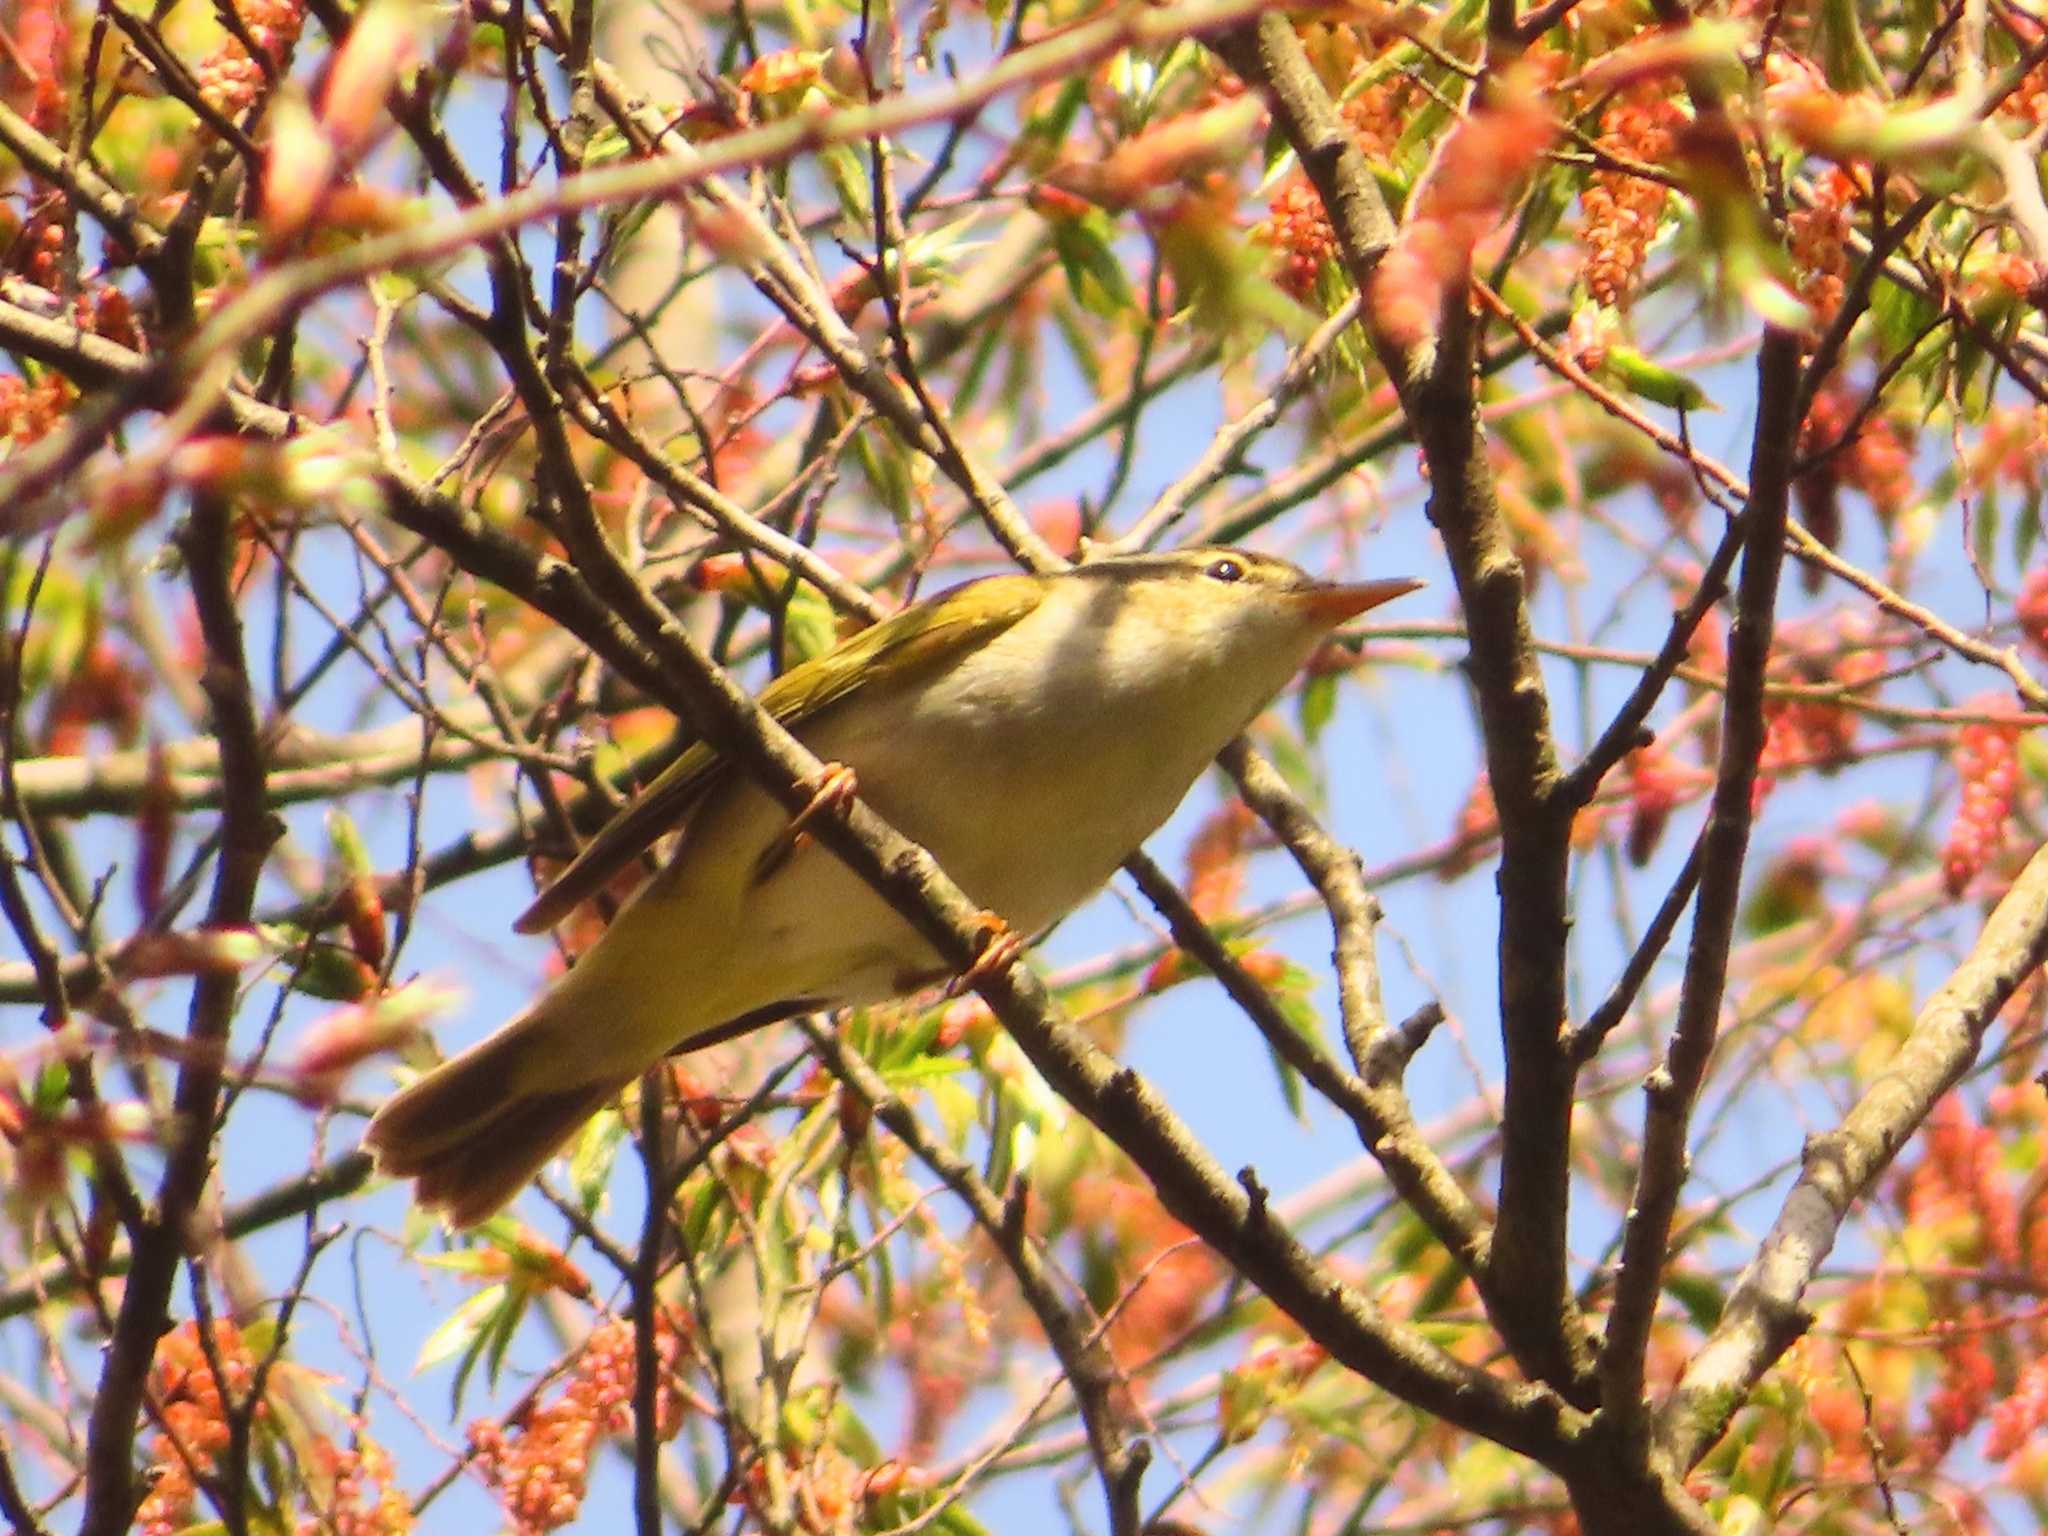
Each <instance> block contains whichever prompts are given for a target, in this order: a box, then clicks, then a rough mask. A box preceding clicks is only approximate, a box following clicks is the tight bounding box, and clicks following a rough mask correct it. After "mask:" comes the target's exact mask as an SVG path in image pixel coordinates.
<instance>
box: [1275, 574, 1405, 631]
mask: <svg viewBox="0 0 2048 1536" xmlns="http://www.w3.org/2000/svg"><path fill="white" fill-rule="evenodd" d="M1426 585H1428V583H1426V582H1421V581H1417V580H1416V579H1415V578H1414V577H1413V576H1396V577H1394V578H1393V579H1391V580H1389V581H1361V582H1356V583H1353V584H1350V585H1340V584H1338V583H1336V582H1318V583H1317V584H1316V585H1315V586H1312V587H1310V588H1308V589H1307V590H1306V591H1304V592H1303V593H1302V594H1301V604H1302V606H1303V607H1304V608H1306V609H1307V610H1308V611H1309V612H1310V613H1311V614H1313V615H1314V616H1315V617H1316V618H1318V619H1320V620H1322V621H1323V622H1324V623H1325V624H1342V623H1343V622H1344V621H1345V620H1346V619H1355V618H1357V617H1358V616H1359V615H1360V614H1361V613H1364V612H1365V611H1366V610H1367V609H1369V608H1377V607H1379V605H1380V604H1381V603H1391V602H1392V601H1393V600H1394V599H1395V598H1397V597H1406V596H1407V595H1408V594H1409V593H1410V592H1413V591H1415V590H1416V589H1417V588H1418V587H1423V586H1426Z"/></svg>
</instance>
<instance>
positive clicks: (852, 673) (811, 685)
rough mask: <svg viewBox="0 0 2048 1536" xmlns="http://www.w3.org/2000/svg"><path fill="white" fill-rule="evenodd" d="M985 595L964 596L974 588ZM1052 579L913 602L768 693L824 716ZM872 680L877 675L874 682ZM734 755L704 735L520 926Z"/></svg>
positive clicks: (957, 646) (655, 827)
mask: <svg viewBox="0 0 2048 1536" xmlns="http://www.w3.org/2000/svg"><path fill="white" fill-rule="evenodd" d="M970 587H971V588H973V589H974V590H975V601H973V602H969V603H962V602H959V601H957V599H958V598H959V596H960V594H962V593H964V592H966V591H967V590H968V589H969V588H970ZM1043 592H1044V589H1043V587H1042V586H1041V585H1040V584H1039V583H1038V582H1037V581H1036V580H1034V579H1033V578H1031V577H1029V576H990V577H985V578H984V579H982V580H981V581H975V582H969V583H967V584H966V585H965V586H960V587H955V588H953V589H952V590H951V591H949V592H945V593H942V594H941V595H940V596H938V597H936V598H934V599H932V600H931V602H930V603H928V604H924V603H920V604H917V605H914V606H912V607H910V608H906V609H904V610H903V611H902V612H901V613H898V614H895V615H893V616H891V617H889V618H887V619H884V620H883V621H882V622H881V623H879V624H876V625H874V626H872V627H871V628H868V629H864V630H862V631H861V632H860V633H859V634H857V635H855V636H853V637H852V638H851V639H849V640H846V641H844V642H842V643H841V644H839V645H837V646H834V647H833V648H832V649H831V650H830V651H828V652H826V653H825V654H824V655H823V656H817V657H814V658H812V659H811V660H810V661H807V662H804V663H803V664H802V665H801V666H796V667H792V668H790V670H789V671H787V672H785V673H783V674H782V676H780V677H778V678H777V679H775V681H774V682H772V683H770V684H769V685H768V686H767V688H765V689H764V690H762V693H761V696H760V699H759V700H758V702H759V703H760V705H761V707H762V708H763V709H765V710H767V711H768V713H769V714H770V715H772V716H773V717H774V718H775V720H776V721H777V723H779V724H780V725H782V726H783V727H784V728H785V729H787V730H795V729H796V728H797V727H798V726H800V725H803V724H806V723H809V722H812V721H815V720H816V719H817V718H818V717H819V716H820V715H822V714H824V713H825V712H826V711H827V710H829V709H830V708H831V707H832V706H833V705H835V704H837V703H839V702H840V701H841V700H842V699H844V698H846V696H847V695H848V694H849V693H851V692H852V691H853V689H854V688H855V687H856V686H857V685H858V684H859V683H860V682H861V681H862V680H863V679H864V678H868V679H870V680H871V678H872V669H873V668H875V667H876V666H878V665H880V664H882V663H883V662H887V663H888V670H889V676H890V679H891V684H890V686H891V687H892V688H895V687H905V686H909V685H910V684H913V683H916V682H918V681H920V680H922V679H923V678H925V677H927V676H929V675H930V674H931V673H932V672H933V671H934V670H936V669H937V668H939V667H942V666H945V665H946V664H948V663H950V662H951V661H953V660H954V659H955V658H957V657H960V656H963V655H965V654H967V653H969V652H971V651H973V650H975V649H977V648H978V647H980V646H983V645H986V644H987V643H988V642H989V641H991V640H993V639H995V637H996V636H997V635H1000V634H1001V633H1002V632H1003V631H1004V630H1006V629H1008V628H1009V627H1010V626H1011V625H1013V624H1015V623H1016V622H1017V621H1018V620H1019V619H1021V618H1023V617H1024V615H1026V614H1027V613H1029V612H1030V611H1031V610H1032V609H1033V608H1035V607H1037V606H1038V601H1039V598H1040V597H1041V596H1042V595H1043ZM870 685H871V686H872V683H870ZM730 771H731V768H730V765H729V764H728V763H727V762H726V760H725V759H724V758H723V757H721V756H720V755H719V754H718V753H717V752H716V751H714V750H713V749H712V748H711V747H710V746H709V745H708V744H707V743H705V742H701V741H700V742H698V743H696V744H695V745H694V746H692V747H691V748H690V749H689V750H688V751H686V752H685V753H684V754H683V755H682V756H681V757H679V758H677V759H676V760H675V761H674V762H673V763H671V764H670V765H669V766H668V767H667V768H666V769H665V770H664V771H663V772H662V773H661V774H660V775H659V776H658V777H657V778H656V779H655V781H654V782H653V783H652V784H650V785H648V786H647V788H646V789H645V790H644V791H643V792H642V793H641V794H640V795H639V797H638V798H636V799H635V800H633V801H632V802H631V803H630V804H628V805H626V806H625V807H623V808H622V809H621V810H620V811H619V813H618V814H617V815H616V816H614V817H613V818H612V819H611V820H610V821H608V822H606V823H605V825H604V827H603V828H602V829H601V830H600V831H599V832H598V834H597V835H596V836H595V837H593V838H592V839H591V840H590V842H589V843H588V844H587V845H586V846H585V847H584V849H583V851H582V852H581V853H579V854H577V855H576V858H575V859H574V860H573V861H572V862H571V863H570V865H569V867H568V868H567V869H565V870H563V871H562V872H561V874H559V875H557V876H556V877H555V880H554V883H553V884H551V885H550V886H548V888H547V889H546V890H544V891H542V892H541V893H540V895H539V896H538V897H536V898H535V899H534V903H533V905H532V906H530V907H528V908H527V909H526V910H525V911H524V912H522V913H520V914H519V917H518V919H517V920H516V921H515V922H514V923H513V925H512V926H513V927H514V928H515V929H516V930H518V931H519V932H520V933H545V932H546V931H547V930H548V929H550V928H552V927H554V926H555V924H557V923H559V922H560V921H561V920H562V919H563V918H565V917H567V916H568V915H569V914H570V913H571V912H573V911H574V910H575V909H576V908H577V907H578V906H580V905H582V903H584V902H585V901H587V900H589V899H590V898H591V897H592V896H595V895H596V894H597V893H598V892H599V891H601V890H603V889H604V887H605V886H607V885H609V884H610V883H611V881H612V877H613V876H615V875H617V874H618V872H619V871H620V870H621V869H624V868H625V867H626V866H627V865H628V864H630V863H631V862H632V861H633V860H634V859H637V858H638V857H639V856H640V855H641V854H643V853H645V852H646V851H647V850H648V849H649V848H651V847H652V846H653V845H654V843H655V842H656V840H657V839H659V838H661V837H662V836H663V835H665V834H666V833H668V832H670V831H672V830H674V829H675V828H676V827H677V826H679V825H680V824H681V823H682V821H683V819H684V818H685V817H686V816H688V815H689V813H690V811H691V809H692V808H693V807H694V806H695V805H696V804H697V803H698V802H699V801H700V800H702V799H703V798H704V796H705V795H706V794H708V793H709V792H710V791H711V789H712V788H713V787H715V786H716V785H717V784H719V783H721V782H722V781H723V780H724V779H725V777H726V776H727V774H728V773H730Z"/></svg>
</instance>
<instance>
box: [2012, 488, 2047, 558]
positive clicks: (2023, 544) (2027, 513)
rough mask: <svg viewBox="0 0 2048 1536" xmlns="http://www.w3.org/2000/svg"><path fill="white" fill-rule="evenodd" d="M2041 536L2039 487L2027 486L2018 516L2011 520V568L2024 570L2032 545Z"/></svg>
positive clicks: (2032, 548) (2030, 554) (2032, 551)
mask: <svg viewBox="0 0 2048 1536" xmlns="http://www.w3.org/2000/svg"><path fill="white" fill-rule="evenodd" d="M2040 537H2041V488H2040V487H2039V486H2038V485H2030V486H2028V487H2027V490H2026V495H2025V498H2024V499H2023V500H2022V501H2021V502H2020V511H2019V516H2017V517H2015V518H2014V519H2013V520H2012V563H2013V569H2014V570H2017V571H2025V570H2026V568H2027V562H2028V561H2029V560H2031V559H2032V558H2033V554H2034V545H2035V544H2036V543H2037V542H2039V540H2040Z"/></svg>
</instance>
